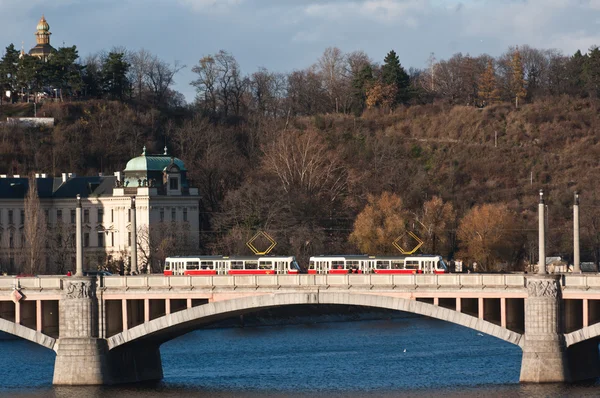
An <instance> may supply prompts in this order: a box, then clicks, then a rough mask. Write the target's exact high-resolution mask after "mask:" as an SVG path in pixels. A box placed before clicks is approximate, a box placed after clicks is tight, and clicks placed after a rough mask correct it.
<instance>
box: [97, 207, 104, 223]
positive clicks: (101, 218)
mask: <svg viewBox="0 0 600 398" xmlns="http://www.w3.org/2000/svg"><path fill="white" fill-rule="evenodd" d="M103 222H104V209H98V223H99V224H100V223H103Z"/></svg>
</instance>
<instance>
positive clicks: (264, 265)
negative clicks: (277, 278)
mask: <svg viewBox="0 0 600 398" xmlns="http://www.w3.org/2000/svg"><path fill="white" fill-rule="evenodd" d="M258 268H259V269H273V262H271V261H261V262H260V263H259V267H258Z"/></svg>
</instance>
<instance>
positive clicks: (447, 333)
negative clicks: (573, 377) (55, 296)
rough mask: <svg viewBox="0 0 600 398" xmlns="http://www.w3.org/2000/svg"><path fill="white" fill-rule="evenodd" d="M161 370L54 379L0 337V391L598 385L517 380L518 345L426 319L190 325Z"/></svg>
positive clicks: (48, 366) (226, 397) (397, 390)
mask: <svg viewBox="0 0 600 398" xmlns="http://www.w3.org/2000/svg"><path fill="white" fill-rule="evenodd" d="M161 355H162V360H163V370H164V379H163V380H162V381H161V382H158V383H150V384H142V385H129V386H115V387H53V386H52V385H51V384H52V371H53V365H54V353H53V352H51V351H50V350H47V349H44V348H41V347H39V346H36V345H34V344H32V343H28V342H26V341H23V340H4V341H0V396H11V397H15V396H16V397H48V396H49V397H60V398H76V397H77V398H79V397H110V398H115V397H125V398H138V397H139V398H142V397H144V398H146V397H148V398H154V397H161V398H162V397H181V396H190V397H202V398H230V397H256V398H258V397H312V396H327V397H328V398H338V397H339V398H341V397H349V398H358V397H367V396H368V397H371V396H376V397H384V398H387V397H399V396H403V397H407V396H408V397H431V396H436V397H439V396H442V397H461V398H465V397H482V396H485V397H486V398H487V397H500V396H501V397H549V396H574V397H575V396H576V397H581V396H589V397H592V396H598V395H600V384H599V383H598V382H596V383H583V384H576V385H521V384H519V382H518V381H519V369H520V363H521V350H520V348H518V347H516V346H513V345H511V344H509V343H506V342H503V341H500V340H497V339H495V338H493V337H490V336H487V335H482V334H480V333H477V332H475V331H472V330H470V329H465V328H462V327H460V326H457V325H453V324H449V323H445V322H442V321H438V320H432V319H427V318H420V317H417V318H414V317H413V318H400V319H388V320H375V321H360V322H335V323H321V324H303V325H289V326H270V327H245V328H228V329H208V330H199V331H196V332H193V333H190V334H188V335H185V336H183V337H180V338H178V339H176V340H173V341H171V342H169V343H166V344H164V345H163V346H162V347H161Z"/></svg>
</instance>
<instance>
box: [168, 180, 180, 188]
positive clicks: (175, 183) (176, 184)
mask: <svg viewBox="0 0 600 398" xmlns="http://www.w3.org/2000/svg"><path fill="white" fill-rule="evenodd" d="M169 189H170V190H178V189H179V179H178V178H169Z"/></svg>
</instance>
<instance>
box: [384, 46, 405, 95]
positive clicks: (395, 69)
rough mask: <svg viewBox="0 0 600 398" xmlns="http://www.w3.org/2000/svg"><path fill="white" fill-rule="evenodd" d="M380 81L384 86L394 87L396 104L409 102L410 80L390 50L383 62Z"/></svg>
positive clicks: (393, 52) (395, 55)
mask: <svg viewBox="0 0 600 398" xmlns="http://www.w3.org/2000/svg"><path fill="white" fill-rule="evenodd" d="M381 79H382V83H383V84H384V85H392V86H395V88H396V103H397V104H403V103H407V102H408V101H409V100H410V90H409V87H410V79H409V77H408V74H407V73H406V71H405V70H404V68H403V67H402V65H400V59H399V58H398V55H397V54H396V52H395V51H394V50H391V51H390V52H389V53H388V54H387V55H386V56H385V59H384V60H383V66H382V67H381Z"/></svg>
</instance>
